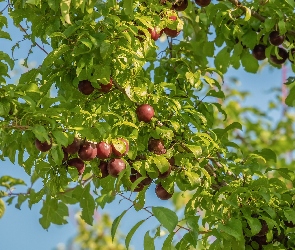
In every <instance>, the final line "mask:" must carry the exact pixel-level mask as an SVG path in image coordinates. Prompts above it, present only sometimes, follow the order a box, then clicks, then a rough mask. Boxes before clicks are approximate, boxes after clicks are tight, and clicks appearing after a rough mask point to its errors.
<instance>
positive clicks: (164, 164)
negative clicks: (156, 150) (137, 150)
mask: <svg viewBox="0 0 295 250" xmlns="http://www.w3.org/2000/svg"><path fill="white" fill-rule="evenodd" d="M152 159H153V162H154V163H155V164H156V166H157V168H158V169H159V171H160V173H161V174H163V173H165V172H166V171H167V170H168V169H169V167H170V163H169V162H168V160H167V159H166V158H165V157H164V156H162V155H154V156H153V157H152Z"/></svg>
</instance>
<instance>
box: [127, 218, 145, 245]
mask: <svg viewBox="0 0 295 250" xmlns="http://www.w3.org/2000/svg"><path fill="white" fill-rule="evenodd" d="M144 222H145V220H141V221H139V222H137V223H136V224H135V225H134V226H133V227H132V228H131V230H130V231H129V233H128V234H127V236H126V239H125V246H126V248H127V249H129V244H130V241H131V239H132V237H133V235H134V233H135V232H136V230H137V229H138V228H139V227H140V226H141V225H142V223H144Z"/></svg>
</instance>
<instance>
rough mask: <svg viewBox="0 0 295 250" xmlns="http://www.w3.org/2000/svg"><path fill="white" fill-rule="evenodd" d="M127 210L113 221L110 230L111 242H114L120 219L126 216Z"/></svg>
mask: <svg viewBox="0 0 295 250" xmlns="http://www.w3.org/2000/svg"><path fill="white" fill-rule="evenodd" d="M127 211H128V210H124V211H123V212H122V213H121V215H119V216H118V217H117V218H116V219H115V220H114V221H113V224H112V228H111V235H112V240H114V237H115V234H116V231H117V228H118V226H119V224H120V221H121V219H122V218H123V216H124V215H125V214H126V212H127Z"/></svg>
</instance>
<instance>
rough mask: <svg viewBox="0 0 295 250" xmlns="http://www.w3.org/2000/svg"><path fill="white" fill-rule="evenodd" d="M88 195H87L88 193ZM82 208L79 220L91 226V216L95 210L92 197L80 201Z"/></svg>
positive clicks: (88, 196)
mask: <svg viewBox="0 0 295 250" xmlns="http://www.w3.org/2000/svg"><path fill="white" fill-rule="evenodd" d="M88 194H89V193H88ZM80 205H81V208H82V214H81V218H82V219H83V220H85V222H86V223H87V224H89V225H92V224H93V214H94V209H95V202H94V199H93V196H92V195H90V194H89V195H87V196H85V197H84V198H83V199H82V200H81V201H80Z"/></svg>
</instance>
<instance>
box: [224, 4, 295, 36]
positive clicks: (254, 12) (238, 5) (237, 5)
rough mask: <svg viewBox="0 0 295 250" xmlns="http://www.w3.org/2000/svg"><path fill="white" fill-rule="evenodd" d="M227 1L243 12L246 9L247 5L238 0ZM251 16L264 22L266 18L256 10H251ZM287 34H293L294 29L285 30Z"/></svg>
mask: <svg viewBox="0 0 295 250" xmlns="http://www.w3.org/2000/svg"><path fill="white" fill-rule="evenodd" d="M228 1H229V2H231V3H232V4H233V5H234V6H236V7H237V8H239V9H241V10H243V11H244V12H245V13H246V11H247V7H246V6H244V5H242V3H241V2H239V1H238V0H228ZM251 16H253V17H255V18H256V19H258V20H259V21H261V22H263V23H264V22H265V20H266V18H265V17H263V16H261V15H260V14H259V13H258V12H256V11H255V10H251ZM287 33H288V34H290V35H293V36H295V31H294V30H289V31H287Z"/></svg>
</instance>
